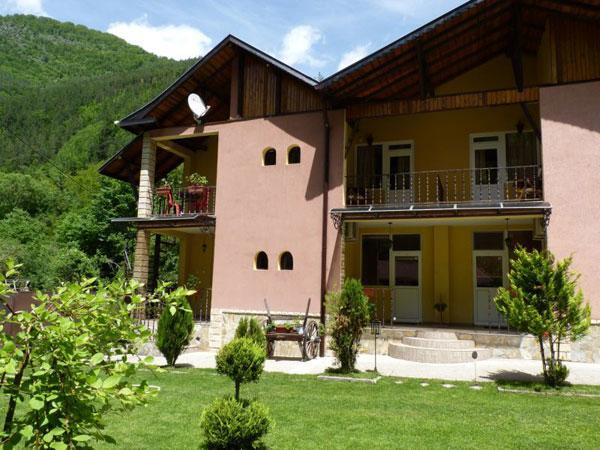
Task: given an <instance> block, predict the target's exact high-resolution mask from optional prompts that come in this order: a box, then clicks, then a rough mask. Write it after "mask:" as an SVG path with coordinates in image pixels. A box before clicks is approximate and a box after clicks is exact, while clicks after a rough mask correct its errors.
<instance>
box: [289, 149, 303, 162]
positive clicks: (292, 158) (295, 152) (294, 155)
mask: <svg viewBox="0 0 600 450" xmlns="http://www.w3.org/2000/svg"><path fill="white" fill-rule="evenodd" d="M287 163H288V164H300V147H298V146H297V145H294V146H293V147H290V148H289V149H288V154H287Z"/></svg>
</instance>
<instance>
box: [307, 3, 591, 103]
mask: <svg viewBox="0 0 600 450" xmlns="http://www.w3.org/2000/svg"><path fill="white" fill-rule="evenodd" d="M555 14H560V15H568V16H570V17H576V18H578V19H582V20H592V21H598V20H600V2H599V1H598V0H568V1H559V0H542V1H538V0H472V1H470V2H467V3H465V4H464V5H462V6H459V7H458V8H456V9H454V10H452V11H450V12H449V13H447V14H445V15H443V16H441V17H440V18H438V19H436V20H434V21H432V22H430V23H428V24H426V25H424V26H423V27H421V28H419V29H417V30H415V31H413V32H412V33H410V34H408V35H406V36H404V37H402V38H400V39H398V40H397V41H395V42H393V43H391V44H389V45H388V46H386V47H384V48H382V49H381V50H379V51H377V52H375V53H373V54H372V55H370V56H367V57H366V58H364V59H362V60H361V61H358V62H356V63H354V64H353V65H351V66H349V67H348V68H346V69H344V70H342V71H340V72H338V73H336V74H334V75H332V76H330V77H329V78H326V79H325V80H323V81H322V82H321V83H319V85H318V86H317V89H318V90H319V91H321V92H322V94H323V95H325V96H327V98H330V99H334V105H335V106H338V107H344V106H348V105H352V104H356V103H361V102H374V101H382V100H386V101H389V100H402V99H415V98H421V99H424V98H426V97H433V96H434V95H435V88H436V87H437V86H440V85H442V84H444V83H446V82H447V81H450V80H452V79H453V78H456V77H457V76H459V75H461V74H462V73H465V72H467V71H469V70H471V69H474V68H476V67H478V66H480V65H481V64H483V63H485V62H487V61H489V60H490V59H492V58H495V57H497V56H499V55H503V54H505V55H506V56H508V57H509V58H511V61H512V62H513V65H514V66H515V78H516V84H517V87H518V88H519V90H521V89H523V87H524V86H522V85H520V84H521V83H519V78H520V77H519V76H520V74H519V70H522V69H520V68H519V63H520V58H521V55H523V54H536V53H537V51H538V48H539V45H540V42H541V39H542V35H543V33H544V30H545V26H546V22H547V19H548V17H549V16H550V15H555Z"/></svg>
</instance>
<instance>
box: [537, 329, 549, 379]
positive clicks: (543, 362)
mask: <svg viewBox="0 0 600 450" xmlns="http://www.w3.org/2000/svg"><path fill="white" fill-rule="evenodd" d="M538 342H539V343H540V353H541V355H542V369H543V370H544V381H545V380H546V379H547V378H548V371H547V370H546V353H545V351H544V337H543V336H538Z"/></svg>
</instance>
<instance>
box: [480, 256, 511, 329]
mask: <svg viewBox="0 0 600 450" xmlns="http://www.w3.org/2000/svg"><path fill="white" fill-rule="evenodd" d="M473 258H474V264H473V266H474V270H475V273H474V281H475V314H474V316H475V317H474V319H475V320H474V322H475V325H485V326H498V327H500V326H506V320H505V319H504V317H502V315H501V314H500V313H499V312H498V310H497V309H496V304H495V303H494V297H496V294H497V293H498V288H500V287H502V286H504V285H505V280H506V272H507V270H508V267H507V264H508V263H507V258H506V252H505V251H493V250H488V251H475V252H474V254H473Z"/></svg>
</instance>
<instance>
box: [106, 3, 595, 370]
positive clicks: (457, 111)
mask: <svg viewBox="0 0 600 450" xmlns="http://www.w3.org/2000/svg"><path fill="white" fill-rule="evenodd" d="M192 93H196V94H199V95H200V96H201V97H202V98H203V99H204V100H205V101H206V103H207V104H208V105H210V106H211V109H210V110H209V112H208V114H207V115H206V116H204V117H203V118H202V119H201V122H200V123H198V122H197V121H196V120H195V118H194V116H193V114H192V112H191V111H190V109H189V107H188V103H187V99H188V96H189V95H190V94H192ZM118 125H119V126H121V127H122V128H124V129H126V130H129V131H131V132H132V133H134V134H135V135H136V137H135V138H134V139H133V140H132V141H131V142H130V143H129V144H128V145H126V146H125V147H124V148H123V149H122V150H121V151H119V152H118V153H117V154H116V155H115V156H114V157H113V158H112V159H111V160H110V161H108V162H107V163H106V164H105V165H104V166H103V167H102V169H101V172H102V173H103V174H105V175H107V176H111V177H114V178H117V179H121V180H123V181H125V182H130V183H134V184H135V185H136V186H138V188H139V206H138V214H137V217H133V218H119V219H116V220H120V221H128V222H131V223H134V224H135V225H136V227H137V230H138V231H137V248H136V252H135V263H134V264H135V265H134V276H135V277H136V278H137V279H139V280H141V281H143V282H147V281H148V276H149V267H150V265H151V262H150V261H149V258H148V254H149V244H150V242H151V236H152V235H170V236H176V237H177V238H178V239H179V241H180V249H181V250H180V281H181V282H184V281H185V280H186V279H188V277H189V275H190V274H194V275H195V276H196V277H197V278H199V279H201V281H202V285H203V286H205V287H207V288H210V291H211V296H210V302H209V303H208V300H207V298H208V297H205V303H204V304H203V305H199V306H197V307H198V308H204V309H206V310H209V311H210V346H211V347H215V348H216V347H219V346H220V345H222V343H223V342H224V341H225V340H226V339H228V337H229V336H230V335H231V333H232V331H233V327H234V324H235V322H236V321H237V318H239V317H240V316H241V315H244V314H253V313H263V312H264V304H263V299H265V298H267V299H268V302H269V305H270V307H271V309H272V310H276V311H281V312H298V313H300V312H302V311H303V310H304V308H305V307H306V302H307V299H308V298H311V299H312V303H311V311H310V312H311V314H313V315H314V316H319V317H321V318H322V319H323V318H324V314H325V308H324V300H323V299H324V294H325V293H326V292H327V291H329V290H334V289H337V288H339V286H340V283H341V280H342V279H343V278H344V277H354V278H358V279H361V280H362V283H363V284H364V286H365V288H366V292H367V294H368V295H369V297H370V298H371V300H372V301H373V303H374V304H375V311H376V313H377V316H378V317H379V318H380V319H382V320H383V321H384V322H385V324H386V325H391V326H394V325H399V324H420V323H424V324H427V323H440V322H443V323H446V324H451V325H454V326H471V327H472V326H490V325H493V326H494V327H502V326H504V325H505V324H504V323H503V319H502V317H500V316H499V315H498V314H497V312H496V310H495V307H494V305H493V301H492V299H493V297H494V295H495V292H496V290H497V288H498V287H499V286H502V285H505V284H506V276H507V271H508V269H509V259H510V256H511V252H512V251H513V249H514V248H515V247H516V246H517V245H523V246H525V247H528V248H539V249H543V248H549V249H550V250H551V251H553V252H554V253H555V254H556V255H557V256H558V257H561V258H562V257H565V256H568V255H571V254H572V255H574V261H575V263H574V264H575V268H576V269H577V271H578V272H580V273H581V286H582V288H583V290H584V293H585V296H586V299H587V300H588V301H589V302H590V303H591V305H592V311H593V312H592V316H593V319H594V320H595V324H596V325H595V326H594V329H593V330H592V336H591V337H590V338H588V339H587V340H586V341H585V343H584V344H581V346H580V348H579V350H574V351H573V352H572V357H573V358H574V359H579V360H596V361H600V350H598V349H597V348H596V347H599V346H600V332H599V328H600V327H598V326H597V324H598V321H599V320H600V293H599V291H600V279H599V278H598V276H597V268H596V266H597V264H598V262H599V261H600V227H599V226H598V224H597V220H598V217H600V202H599V201H598V199H599V198H600V4H599V3H598V2H597V1H594V0H578V1H577V2H565V1H559V0H536V1H533V0H522V1H519V0H517V1H512V0H473V1H470V2H468V3H465V4H464V5H462V6H460V7H459V8H457V9H455V10H453V11H451V12H449V13H448V14H446V15H444V16H442V17H440V18H438V19H436V20H434V21H433V22H431V23H429V24H427V25H425V26H423V27H421V28H419V29H418V30H415V31H414V32H412V33H410V34H408V35H406V36H404V37H402V38H400V39H398V40H397V41H395V42H392V43H391V44H389V45H388V46H386V47H384V48H382V49H381V50H378V51H376V52H375V53H373V54H372V55H369V56H367V57H366V58H364V59H362V60H361V61H359V62H357V63H355V64H353V65H351V66H350V67H348V68H346V69H343V70H341V71H340V72H338V73H335V74H334V75H332V76H330V77H328V78H326V79H325V80H323V81H321V82H317V81H315V80H313V79H311V78H310V77H307V76H306V75H303V74H302V73H300V72H298V71H297V70H295V69H293V68H291V67H289V66H286V65H285V64H283V63H282V62H280V61H278V60H276V59H274V58H273V57H271V56H268V55H267V54H265V53H263V52H261V51H260V50H258V49H256V48H254V47H252V46H250V45H248V44H246V43H244V42H242V41H240V40H239V39H237V38H235V37H233V36H228V37H227V38H225V39H224V40H223V41H222V42H220V43H219V44H218V45H217V46H216V47H215V48H214V49H213V50H211V51H210V52H209V53H208V54H207V55H206V56H204V57H203V58H201V59H200V60H199V61H198V62H197V63H196V64H194V65H193V66H192V67H191V68H190V69H189V70H188V71H187V72H186V73H184V74H183V75H182V76H181V77H180V78H179V79H178V80H176V81H175V83H173V85H171V86H170V87H168V88H167V89H166V90H165V91H164V92H163V93H161V94H160V95H158V96H157V97H156V98H155V99H154V100H152V101H151V102H150V103H148V104H147V105H145V106H143V107H142V108H140V109H139V110H137V111H135V112H133V113H132V114H130V115H129V116H127V117H125V118H123V119H121V120H120V121H119V122H118ZM182 164H183V172H184V174H188V175H189V174H191V173H199V174H201V175H204V176H206V177H207V178H208V181H209V186H203V187H202V188H200V189H199V188H198V187H197V186H196V187H194V186H187V187H186V186H183V187H181V188H180V189H179V188H175V187H171V188H164V187H160V185H159V183H158V180H160V179H162V178H163V177H165V176H166V174H168V173H169V172H170V171H172V170H174V169H175V168H177V167H179V166H181V165H182ZM205 316H206V315H205ZM594 342H595V344H597V345H596V347H594Z"/></svg>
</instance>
